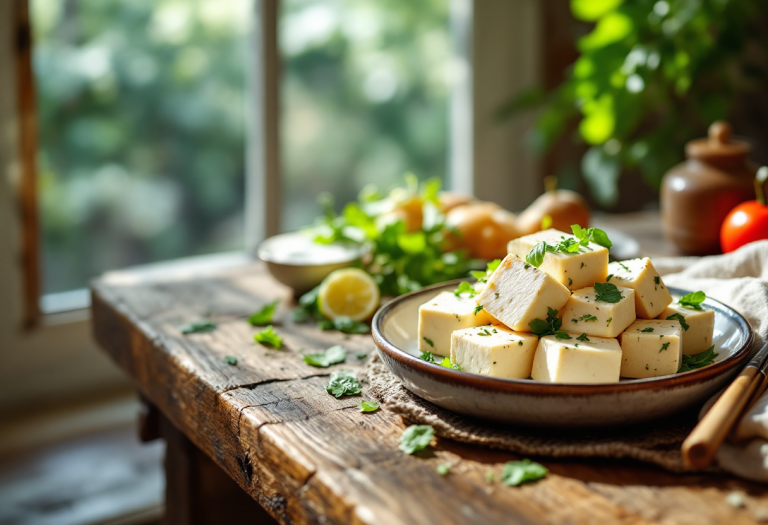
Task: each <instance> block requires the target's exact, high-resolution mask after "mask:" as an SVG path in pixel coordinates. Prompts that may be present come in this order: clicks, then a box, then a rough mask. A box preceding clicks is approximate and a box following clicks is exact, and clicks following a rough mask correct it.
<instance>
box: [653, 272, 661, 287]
mask: <svg viewBox="0 0 768 525" xmlns="http://www.w3.org/2000/svg"><path fill="white" fill-rule="evenodd" d="M660 283H661V279H659V276H658V275H656V276H654V277H653V284H654V286H653V289H654V290H658V286H659V284H660Z"/></svg>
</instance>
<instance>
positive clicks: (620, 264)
mask: <svg viewBox="0 0 768 525" xmlns="http://www.w3.org/2000/svg"><path fill="white" fill-rule="evenodd" d="M616 263H617V264H618V265H619V266H621V267H622V268H624V269H625V270H626V271H628V272H631V271H632V270H630V269H629V268H627V266H626V265H625V264H624V263H623V262H621V261H616Z"/></svg>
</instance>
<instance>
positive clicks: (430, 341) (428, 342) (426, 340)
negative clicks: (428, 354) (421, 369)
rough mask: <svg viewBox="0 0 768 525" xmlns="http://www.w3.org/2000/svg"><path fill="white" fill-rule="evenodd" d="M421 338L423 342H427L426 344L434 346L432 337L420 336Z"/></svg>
mask: <svg viewBox="0 0 768 525" xmlns="http://www.w3.org/2000/svg"><path fill="white" fill-rule="evenodd" d="M422 339H424V342H425V343H427V344H428V345H429V346H431V347H432V348H434V347H435V343H433V342H432V339H430V338H429V337H422Z"/></svg>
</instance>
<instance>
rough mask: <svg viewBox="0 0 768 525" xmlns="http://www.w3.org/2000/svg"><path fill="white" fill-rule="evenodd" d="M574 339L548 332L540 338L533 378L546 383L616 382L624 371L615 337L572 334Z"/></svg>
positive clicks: (532, 372)
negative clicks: (585, 339) (582, 338)
mask: <svg viewBox="0 0 768 525" xmlns="http://www.w3.org/2000/svg"><path fill="white" fill-rule="evenodd" d="M568 335H570V336H571V339H557V338H556V337H555V336H554V335H548V336H546V337H542V338H541V339H539V345H538V347H537V348H536V355H535V356H534V358H533V369H532V371H531V378H532V379H534V380H536V381H542V382H545V383H616V382H618V381H619V372H620V370H621V347H620V346H619V342H618V341H617V340H616V339H608V338H603V337H589V338H588V339H589V340H588V341H580V340H579V339H577V337H579V336H580V335H581V334H576V333H573V332H571V333H569V334H568Z"/></svg>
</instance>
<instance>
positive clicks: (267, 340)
mask: <svg viewBox="0 0 768 525" xmlns="http://www.w3.org/2000/svg"><path fill="white" fill-rule="evenodd" d="M253 340H254V341H256V342H257V343H260V344H262V345H266V346H271V347H273V348H276V349H278V350H279V349H280V348H282V347H283V338H282V337H280V336H279V335H277V332H275V330H274V328H272V325H269V326H267V327H266V328H265V329H264V330H262V331H260V332H258V333H256V335H254V336H253Z"/></svg>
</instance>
